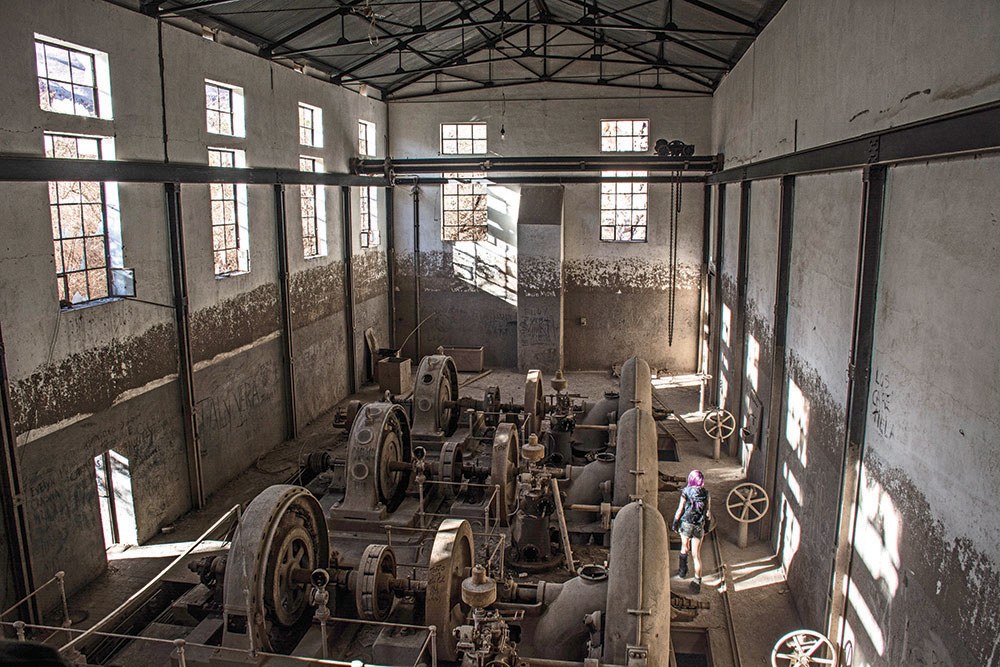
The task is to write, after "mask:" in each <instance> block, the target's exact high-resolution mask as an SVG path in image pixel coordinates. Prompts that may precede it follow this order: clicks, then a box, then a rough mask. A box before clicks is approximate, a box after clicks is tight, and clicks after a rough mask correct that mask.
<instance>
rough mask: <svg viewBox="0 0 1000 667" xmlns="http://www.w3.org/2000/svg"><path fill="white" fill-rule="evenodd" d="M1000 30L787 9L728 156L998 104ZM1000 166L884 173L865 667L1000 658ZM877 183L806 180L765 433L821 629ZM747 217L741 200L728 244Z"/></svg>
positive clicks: (851, 637)
mask: <svg viewBox="0 0 1000 667" xmlns="http://www.w3.org/2000/svg"><path fill="white" fill-rule="evenodd" d="M998 30H1000V6H998V5H997V4H996V3H991V2H980V1H968V2H960V3H957V4H956V3H950V4H948V5H947V6H945V5H941V4H940V3H934V2H930V1H925V0H921V1H920V2H916V3H914V2H901V1H897V0H893V1H886V2H882V3H875V4H874V5H873V4H872V3H862V2H841V3H826V2H822V1H820V0H790V1H789V2H788V3H786V4H785V6H784V7H783V8H782V9H781V11H780V12H779V13H778V15H777V16H776V17H775V19H774V20H773V21H772V22H771V23H770V24H769V25H768V26H767V28H765V30H764V31H763V33H762V34H761V36H760V37H759V38H758V39H757V40H756V42H755V44H754V45H753V46H752V47H751V49H750V50H749V51H748V52H747V54H746V55H745V56H744V57H743V59H742V60H741V61H740V63H739V64H738V65H737V66H736V67H735V68H734V70H733V71H732V72H731V73H730V74H729V75H728V76H727V77H726V78H725V79H724V80H723V82H722V83H721V85H720V86H719V89H718V91H717V93H716V96H715V98H714V104H713V113H714V122H713V138H714V146H713V148H714V149H715V150H718V151H722V152H724V153H725V154H726V159H727V166H734V165H738V164H743V163H746V162H749V161H756V160H760V159H764V158H769V157H774V156H779V155H782V154H786V153H789V152H792V151H794V150H802V149H804V148H811V147H815V146H820V145H823V144H828V143H831V142H835V141H838V140H842V139H846V138H850V137H854V136H857V135H860V134H864V133H866V132H871V131H873V130H878V129H883V128H888V127H892V126H896V125H900V124H903V123H907V122H912V121H916V120H920V119H924V118H928V117H932V116H936V115H940V114H945V113H949V112H953V111H958V110H962V109H966V108H970V107H974V106H977V105H979V104H983V103H986V102H992V101H996V100H997V99H998V98H1000V77H998V75H997V72H998V71H1000V50H997V49H996V48H995V39H993V37H992V35H995V34H997V32H998ZM955 44H963V45H965V48H962V49H957V50H956V49H955V48H954V45H955ZM997 167H998V162H997V159H996V158H995V157H970V158H964V159H960V160H953V161H936V162H932V163H930V164H913V165H905V166H897V167H893V168H891V169H890V170H889V174H888V185H887V200H886V201H887V208H886V214H885V230H886V235H885V238H884V243H883V252H882V263H881V273H880V276H879V285H878V304H879V306H878V308H879V310H878V318H877V322H876V327H875V334H876V341H875V365H874V371H873V376H872V386H871V394H870V396H869V410H870V414H869V421H868V428H867V436H866V443H865V456H864V461H863V467H862V491H861V502H860V506H859V514H858V520H857V532H856V534H855V536H854V539H853V542H852V543H853V548H854V566H853V569H852V572H851V585H850V588H849V591H848V599H849V604H848V619H847V630H846V636H845V637H844V638H843V642H845V643H846V642H848V641H849V642H851V646H852V650H853V664H854V665H871V666H880V667H881V666H883V665H885V666H888V665H900V664H940V665H971V664H976V665H980V664H981V665H994V664H997V661H998V660H1000V653H998V651H1000V649H998V648H997V646H998V645H997V643H996V637H997V635H998V631H997V628H998V623H1000V621H998V617H997V613H996V604H995V602H996V598H997V590H996V587H997V584H996V582H997V581H998V580H1000V578H998V576H997V572H998V563H1000V553H998V550H997V545H998V544H1000V539H998V535H997V530H998V523H997V521H996V515H997V510H998V509H1000V506H998V504H997V501H996V499H995V497H994V496H995V494H992V493H990V492H989V491H988V489H995V488H996V486H997V484H998V482H1000V468H998V464H997V457H996V448H995V447H993V446H992V445H990V446H987V444H986V443H992V442H995V441H996V440H997V438H998V437H1000V425H998V423H997V421H996V418H995V415H993V413H994V412H995V406H996V405H997V404H998V400H997V398H998V397H997V390H996V386H995V384H996V382H995V379H996V376H997V370H998V367H997V355H996V351H995V349H996V346H995V344H994V342H993V338H995V333H988V332H995V331H996V329H997V325H998V320H997V315H996V312H997V303H996V295H997V293H998V290H997V289H996V285H997V280H996V277H995V271H994V270H993V267H994V266H995V264H996V261H997V253H998V249H997V247H996V244H995V243H992V242H991V241H990V240H989V239H992V238H994V237H995V236H996V231H997V230H996V219H997V209H998V206H1000V204H998V199H997V194H996V188H995V185H996V174H997V173H998V170H997ZM861 179H862V175H861V173H860V172H857V171H854V172H847V173H835V174H816V175H810V176H800V177H798V178H797V179H796V194H795V202H794V225H793V226H794V229H793V240H792V255H791V261H792V265H791V266H792V274H791V282H790V305H789V314H788V341H787V357H786V367H787V368H786V373H785V377H783V378H774V380H773V382H782V383H783V385H784V386H783V392H782V394H783V397H782V405H781V411H780V412H781V414H782V419H781V421H780V423H778V424H771V425H770V428H771V430H772V432H773V431H774V430H775V429H777V436H778V443H779V451H778V466H777V486H776V489H775V498H774V499H773V500H774V502H773V504H772V507H773V508H774V512H775V514H774V515H773V517H772V521H774V524H773V525H774V526H775V528H776V530H774V531H773V532H772V540H773V541H774V544H775V547H776V549H777V550H778V552H779V553H780V555H781V558H782V561H783V563H784V566H785V568H786V571H787V574H788V581H789V586H790V587H791V589H792V592H793V594H794V595H795V600H796V604H797V606H798V608H799V611H800V613H801V615H802V617H803V619H804V621H805V623H806V625H807V627H811V628H814V629H818V630H824V629H825V626H826V616H825V614H826V613H827V609H826V604H827V603H826V598H827V595H828V593H829V581H830V573H831V569H832V565H833V555H834V548H833V547H834V546H835V540H836V520H835V518H836V516H837V509H838V503H839V499H840V495H841V489H840V479H841V478H840V475H841V462H842V459H843V448H844V441H845V424H846V418H845V405H846V400H847V394H846V389H847V374H846V371H847V365H848V362H849V353H850V348H851V336H852V321H853V309H854V291H855V279H856V271H857V268H856V262H857V245H858V230H859V222H860V211H861V192H862V183H861ZM768 187H772V186H769V185H768V184H767V183H765V182H755V183H753V186H752V206H751V218H752V224H751V228H750V239H749V242H750V250H751V254H750V257H751V261H750V264H749V288H748V300H747V301H748V303H747V304H746V306H747V309H748V313H753V312H754V310H755V309H756V310H758V311H760V312H764V313H766V312H767V310H766V307H767V302H770V303H772V304H773V297H771V296H769V295H768V294H767V293H766V292H765V291H763V290H762V291H758V292H756V295H755V288H754V284H755V277H754V276H755V275H758V276H760V277H761V279H762V280H761V282H760V286H761V287H764V286H766V285H773V282H772V281H771V279H770V276H772V275H773V272H774V265H775V263H776V261H777V257H776V255H775V254H771V255H768V252H767V248H768V247H773V239H772V238H770V233H769V232H767V231H765V230H763V229H762V228H761V223H762V222H764V221H766V220H769V219H771V216H772V213H768V214H767V215H765V216H763V217H762V216H761V215H759V213H760V211H759V208H758V207H759V206H760V203H761V200H762V199H765V200H767V199H770V197H769V196H768V195H765V194H763V193H764V192H765V191H766V189H767V188H768ZM734 192H738V187H737V186H729V192H728V195H729V196H730V197H731V196H732V195H733V194H734ZM727 203H728V202H727ZM772 209H773V210H774V211H776V210H777V209H776V206H773V207H772ZM736 210H738V205H737V204H730V205H729V206H727V217H726V221H725V223H726V234H727V244H726V246H727V253H728V252H729V248H730V247H733V248H734V249H735V245H734V244H733V243H731V242H730V239H729V235H730V234H732V233H733V232H734V230H735V229H737V228H738V227H737V222H738V221H737V219H736V218H730V214H729V211H734V212H735V211H736ZM754 248H757V249H758V251H757V252H755V251H754ZM726 260H727V261H726V262H724V266H723V285H724V287H725V286H726V285H727V284H728V282H727V281H728V280H734V279H735V269H727V265H728V266H735V257H732V258H731V257H729V256H728V255H727V257H726ZM758 260H759V261H758ZM730 261H731V262H732V263H730ZM761 262H762V263H761ZM772 289H773V288H772ZM724 292H726V293H734V292H735V290H734V289H724ZM755 300H756V301H757V304H756V306H755V305H754V304H753V303H752V302H753V301H755ZM727 305H729V302H728V301H727ZM730 307H733V308H735V305H732V306H730ZM762 309H763V310H762ZM754 320H755V318H754V317H750V318H749V320H748V323H749V324H750V327H749V329H748V331H751V333H752V330H753V329H754V327H755V325H754V324H753V322H754ZM767 324H771V325H772V326H773V322H771V323H768V322H767V318H766V317H765V318H762V319H761V321H760V327H761V328H760V331H761V332H762V335H763V332H764V331H765V329H766V325H767ZM721 352H722V354H723V355H730V356H731V355H732V354H733V353H732V352H731V351H729V350H728V349H727V348H726V347H725V346H723V348H722V350H721ZM761 356H762V357H763V353H762V355H761ZM731 393H732V392H730V394H731ZM730 404H732V401H731V400H730ZM767 409H768V406H767V405H766V404H765V412H766V411H767ZM755 474H757V473H755V472H754V469H753V466H752V467H751V476H754V475H755ZM834 639H835V640H836V638H834Z"/></svg>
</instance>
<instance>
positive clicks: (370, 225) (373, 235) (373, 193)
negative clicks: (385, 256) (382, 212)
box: [361, 187, 380, 248]
mask: <svg viewBox="0 0 1000 667" xmlns="http://www.w3.org/2000/svg"><path fill="white" fill-rule="evenodd" d="M379 241H380V239H379V233H378V188H375V187H367V188H361V247H362V248H377V247H378V244H379Z"/></svg>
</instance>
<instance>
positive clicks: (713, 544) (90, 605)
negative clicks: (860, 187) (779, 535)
mask: <svg viewBox="0 0 1000 667" xmlns="http://www.w3.org/2000/svg"><path fill="white" fill-rule="evenodd" d="M473 377H474V375H473V374H471V373H469V374H461V378H460V381H463V382H464V381H467V380H471V379H473ZM548 379H549V378H546V386H545V390H546V392H547V393H548V392H549V391H551V389H550V388H549V386H548ZM567 379H568V381H569V388H568V391H569V392H571V393H575V394H579V395H580V396H581V397H585V398H588V399H590V400H591V401H596V400H598V399H599V398H601V396H602V395H603V394H604V392H605V391H616V390H617V379H615V378H613V377H611V375H610V374H609V373H598V372H594V373H568V374H567ZM491 385H495V386H499V387H500V389H501V394H502V397H503V400H504V401H505V402H506V401H511V402H516V403H520V402H522V399H523V395H524V375H523V374H522V373H518V372H515V371H494V372H492V373H490V374H489V375H487V376H486V377H484V378H481V379H479V380H476V381H475V382H470V383H469V384H468V385H467V386H466V387H464V388H463V389H462V393H463V395H469V396H473V397H478V393H479V390H483V389H485V388H486V387H488V386H491ZM654 387H656V389H655V390H654V393H655V396H656V398H657V400H658V401H659V403H660V405H661V406H662V407H666V408H668V409H669V410H671V411H673V412H674V413H675V414H676V415H678V416H680V417H681V419H682V420H683V422H685V423H684V424H681V423H679V422H678V421H677V420H676V419H674V420H673V421H672V423H670V424H665V425H669V426H670V431H671V433H672V434H674V435H675V438H676V439H677V440H678V444H677V458H678V459H679V460H678V461H662V462H661V463H660V472H661V473H665V474H667V475H673V476H677V477H684V476H686V475H687V473H688V471H690V470H691V469H692V468H699V469H701V470H702V471H703V472H704V473H705V476H706V484H707V487H708V488H709V490H710V491H711V493H712V498H713V510H714V511H713V514H714V516H715V517H716V519H717V528H716V529H715V530H714V531H713V532H712V533H711V534H710V536H709V537H708V538H707V539H706V540H705V543H704V546H703V548H702V557H703V561H704V581H703V585H702V588H701V592H700V593H698V594H695V593H694V592H693V591H692V590H691V589H690V579H688V580H684V581H681V580H680V579H678V578H677V576H676V570H677V562H678V553H679V551H678V549H679V546H678V544H676V539H675V540H674V541H673V542H674V543H672V546H671V553H670V560H671V571H672V572H673V573H674V574H673V578H672V582H671V586H672V589H673V590H674V592H675V593H679V594H680V595H682V596H684V597H685V598H687V600H688V605H689V606H691V607H692V609H686V610H681V611H679V612H678V613H679V614H680V617H678V616H677V615H676V614H675V621H674V623H673V625H672V631H673V632H674V637H675V643H676V644H677V645H678V646H681V645H683V644H690V645H692V646H697V645H698V644H700V643H701V644H703V643H704V642H705V641H706V639H705V637H706V633H707V642H708V644H709V645H710V647H711V653H712V663H711V664H712V665H715V666H717V667H727V666H733V667H739V666H740V665H743V666H745V667H751V666H753V667H756V666H763V665H769V664H770V653H771V648H772V647H773V645H774V642H775V641H776V640H777V639H778V638H779V637H780V636H781V635H783V634H785V633H786V632H788V631H790V630H793V629H796V628H799V627H801V626H800V624H799V619H798V615H797V613H796V611H795V608H794V604H793V602H792V600H791V598H790V595H788V594H787V587H786V585H785V580H784V576H783V573H782V570H781V567H780V563H779V562H778V561H777V559H776V558H775V557H774V555H773V550H772V549H771V548H770V547H769V546H768V545H767V544H764V543H760V542H757V541H755V540H754V537H753V536H754V535H755V531H754V530H753V528H751V531H750V535H751V539H750V546H749V547H748V548H746V549H740V548H739V547H738V546H737V544H736V540H737V529H738V524H737V522H736V521H735V520H733V519H732V518H730V517H729V516H728V514H727V513H726V511H725V507H724V503H725V498H726V494H727V493H728V492H729V490H730V489H731V488H732V487H733V486H735V485H736V484H738V483H739V482H740V481H742V476H741V473H740V469H739V464H738V463H737V462H736V461H734V460H733V459H731V458H727V457H725V456H724V457H723V459H722V460H721V461H720V462H715V461H713V460H712V454H713V452H712V448H713V446H712V441H711V440H710V439H709V438H708V437H707V435H705V433H704V432H703V431H702V428H701V417H702V413H700V412H699V384H698V381H697V379H695V378H676V379H673V380H665V379H659V380H654ZM377 394H378V391H377V389H376V388H375V387H366V389H365V390H364V391H363V392H361V394H360V395H358V396H357V397H360V398H364V399H367V400H372V399H374V398H375V396H377ZM344 403H346V400H345V402H344ZM342 405H343V403H342ZM334 412H335V411H331V412H330V413H328V414H327V415H325V416H324V417H322V418H320V419H318V420H317V421H316V422H314V423H313V424H311V425H310V426H308V427H306V428H305V429H303V432H302V434H301V436H300V437H299V438H298V439H297V440H295V441H290V442H286V443H284V444H282V445H281V446H279V447H277V448H275V449H274V450H272V451H271V452H270V453H269V454H267V455H266V456H264V457H262V458H261V459H260V460H258V461H257V463H256V465H255V466H253V467H251V468H250V469H248V470H246V471H245V472H243V473H242V474H241V475H239V476H238V477H236V478H235V479H234V480H233V481H231V482H230V483H229V484H227V485H226V486H225V487H224V488H223V489H222V490H221V491H219V492H218V493H216V494H215V495H214V496H212V497H211V498H210V499H209V501H208V504H207V506H206V507H205V509H203V510H200V511H194V512H190V513H188V514H187V515H185V516H184V517H182V518H181V519H180V520H179V521H178V522H177V523H176V525H175V526H174V527H173V531H172V532H170V533H169V534H163V535H159V536H158V537H157V538H155V539H154V540H151V541H150V542H149V543H147V544H145V545H142V546H140V547H132V548H130V549H125V550H123V551H117V552H115V553H109V564H108V570H107V572H106V573H105V574H104V575H103V576H102V577H100V578H98V579H97V580H95V581H94V582H93V583H91V584H90V585H89V586H87V587H86V588H84V589H83V590H81V591H79V592H78V593H77V594H76V595H74V596H73V597H72V598H71V599H70V602H69V606H70V617H71V618H72V619H73V620H74V623H73V625H74V627H76V628H86V627H89V626H91V625H92V624H93V623H95V622H97V621H98V620H99V619H101V618H103V617H104V616H105V615H106V614H107V613H108V612H110V611H111V610H113V609H114V608H115V607H117V606H118V605H119V604H121V603H122V602H123V601H124V600H126V599H127V598H128V597H129V596H130V595H131V594H132V593H134V592H135V591H137V590H138V589H139V588H141V587H142V585H143V584H145V583H146V582H147V581H149V580H150V579H151V578H152V577H153V576H154V575H155V574H156V573H157V572H159V571H160V570H161V569H162V568H163V567H165V566H166V565H167V564H168V563H169V562H170V559H171V558H173V557H174V556H176V555H177V554H178V553H180V552H181V551H182V550H183V549H184V548H185V547H186V546H187V544H186V543H189V542H190V541H192V540H194V539H196V538H197V537H198V536H199V535H200V534H201V533H202V532H203V531H204V530H205V529H206V528H207V527H208V526H209V525H211V524H212V522H213V521H214V520H215V519H217V518H218V517H220V516H221V515H223V514H224V513H225V512H226V511H227V510H229V509H230V508H231V507H233V506H234V505H235V504H237V503H242V504H243V505H244V506H245V505H246V504H247V503H248V502H249V501H250V500H252V499H253V498H254V496H256V495H257V494H258V493H259V492H260V491H262V490H263V489H264V488H266V487H267V486H269V485H271V484H275V483H282V482H287V481H290V480H292V479H293V478H294V476H295V475H296V473H297V470H298V461H299V460H300V458H301V457H302V456H303V453H309V452H310V451H315V450H317V449H322V448H328V447H331V446H334V445H336V444H340V443H342V442H344V441H346V435H345V433H344V431H343V430H342V429H337V428H335V427H334V426H333V419H334ZM678 436H679V437H678ZM692 436H693V437H692ZM677 500H678V492H677V491H667V492H663V493H661V495H660V507H661V511H662V513H663V515H664V518H665V520H666V521H667V524H668V525H669V524H670V522H671V520H672V517H673V513H674V510H675V508H676V505H677ZM674 537H675V538H676V535H674ZM716 553H718V554H719V555H720V556H721V559H722V563H724V564H725V565H726V568H725V571H726V575H727V576H726V577H725V578H724V577H723V569H722V568H721V567H720V566H721V564H722V563H720V562H718V561H717V558H716ZM723 592H725V594H724V593H723ZM726 596H728V605H729V608H730V609H731V618H732V629H733V634H734V636H735V640H736V646H735V647H734V646H733V644H732V642H731V639H730V638H731V634H730V631H729V621H728V619H729V618H730V614H727V608H726V607H727V605H726V600H725V599H724V598H725V597H726ZM705 606H707V607H708V608H707V609H705V608H698V607H705ZM682 619H683V620H682ZM678 650H682V649H680V648H679V649H678ZM736 652H738V656H739V662H737V661H736V659H735V657H734V653H736Z"/></svg>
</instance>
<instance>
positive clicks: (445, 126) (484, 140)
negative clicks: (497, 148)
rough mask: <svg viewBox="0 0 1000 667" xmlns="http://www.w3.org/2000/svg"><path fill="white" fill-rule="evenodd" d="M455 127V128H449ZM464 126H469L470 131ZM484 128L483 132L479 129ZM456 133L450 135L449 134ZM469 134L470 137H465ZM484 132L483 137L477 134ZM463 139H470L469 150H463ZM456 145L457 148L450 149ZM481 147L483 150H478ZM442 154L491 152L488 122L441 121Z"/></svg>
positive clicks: (485, 153) (440, 147)
mask: <svg viewBox="0 0 1000 667" xmlns="http://www.w3.org/2000/svg"><path fill="white" fill-rule="evenodd" d="M449 128H453V129H449ZM464 128H469V130H468V132H466V131H465V129H464ZM480 128H482V132H481V133H480V132H479V129H480ZM452 134H453V135H454V136H453V137H452V136H449V135H452ZM463 134H468V135H469V136H468V137H463V136H462V135H463ZM477 134H482V136H481V137H478V136H476V135H477ZM463 141H468V142H469V143H468V150H463V143H462V142H463ZM452 145H454V149H455V150H449V149H450V148H451V147H452ZM479 148H481V149H482V150H477V149H479ZM439 149H440V153H441V155H487V154H488V153H489V135H488V129H487V124H486V123H479V122H462V123H441V143H440V146H439Z"/></svg>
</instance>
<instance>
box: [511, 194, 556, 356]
mask: <svg viewBox="0 0 1000 667" xmlns="http://www.w3.org/2000/svg"><path fill="white" fill-rule="evenodd" d="M563 194H564V190H563V186H561V185H532V186H524V187H522V188H521V203H520V208H519V210H518V218H517V251H518V258H517V266H518V269H517V270H518V276H517V366H518V368H519V369H520V370H522V371H525V370H528V369H532V368H538V369H541V370H543V371H546V372H553V371H555V370H556V369H558V368H562V363H563V281H562V262H563Z"/></svg>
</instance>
